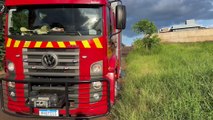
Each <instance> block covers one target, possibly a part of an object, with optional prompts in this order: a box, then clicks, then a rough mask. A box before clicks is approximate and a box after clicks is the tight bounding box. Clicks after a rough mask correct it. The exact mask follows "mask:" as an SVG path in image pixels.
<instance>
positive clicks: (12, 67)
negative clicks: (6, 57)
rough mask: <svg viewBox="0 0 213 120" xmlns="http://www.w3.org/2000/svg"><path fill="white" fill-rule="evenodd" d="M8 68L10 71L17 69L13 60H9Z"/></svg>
mask: <svg viewBox="0 0 213 120" xmlns="http://www.w3.org/2000/svg"><path fill="white" fill-rule="evenodd" d="M7 68H8V70H9V71H10V72H13V71H14V70H15V65H14V63H12V62H9V63H8V65H7Z"/></svg>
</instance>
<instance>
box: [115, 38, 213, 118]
mask: <svg viewBox="0 0 213 120" xmlns="http://www.w3.org/2000/svg"><path fill="white" fill-rule="evenodd" d="M126 64H127V70H126V77H125V80H124V85H123V90H122V92H121V99H120V100H118V102H117V103H116V105H115V107H114V109H113V112H112V114H113V118H112V119H118V120H212V119H213V43H211V42H206V43H188V44H165V45H162V46H161V51H160V52H158V54H152V55H144V54H141V53H140V52H136V51H134V52H132V53H130V54H129V55H128V57H127V58H126Z"/></svg>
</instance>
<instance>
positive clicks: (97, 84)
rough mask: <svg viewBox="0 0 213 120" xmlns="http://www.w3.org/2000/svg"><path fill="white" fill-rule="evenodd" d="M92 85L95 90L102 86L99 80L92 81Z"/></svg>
mask: <svg viewBox="0 0 213 120" xmlns="http://www.w3.org/2000/svg"><path fill="white" fill-rule="evenodd" d="M92 87H93V88H94V89H95V90H100V89H101V88H102V83H101V82H93V83H92Z"/></svg>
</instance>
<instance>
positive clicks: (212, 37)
mask: <svg viewBox="0 0 213 120" xmlns="http://www.w3.org/2000/svg"><path fill="white" fill-rule="evenodd" d="M158 35H159V37H160V38H161V42H204V41H213V29H200V30H190V31H176V32H167V33H159V34H158Z"/></svg>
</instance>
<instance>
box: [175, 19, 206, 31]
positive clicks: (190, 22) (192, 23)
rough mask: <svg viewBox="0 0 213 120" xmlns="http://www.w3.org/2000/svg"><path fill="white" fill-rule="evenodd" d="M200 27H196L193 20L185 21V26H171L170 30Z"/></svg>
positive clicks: (197, 26) (199, 26)
mask: <svg viewBox="0 0 213 120" xmlns="http://www.w3.org/2000/svg"><path fill="white" fill-rule="evenodd" d="M201 27H202V26H201V25H198V24H197V23H196V22H195V20H186V22H185V24H181V25H173V26H172V28H171V29H172V30H176V29H187V28H201Z"/></svg>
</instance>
